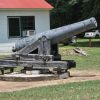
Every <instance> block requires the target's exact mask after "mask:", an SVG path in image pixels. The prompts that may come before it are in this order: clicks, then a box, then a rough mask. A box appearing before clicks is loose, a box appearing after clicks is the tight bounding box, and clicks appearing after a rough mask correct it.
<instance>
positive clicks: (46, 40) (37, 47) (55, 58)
mask: <svg viewBox="0 0 100 100" xmlns="http://www.w3.org/2000/svg"><path fill="white" fill-rule="evenodd" d="M96 27H97V22H96V20H95V18H90V19H87V20H84V21H81V22H78V23H74V24H71V25H66V26H63V27H59V28H56V29H52V30H49V31H46V32H42V33H37V34H35V35H33V36H29V37H26V38H23V39H21V40H19V41H17V42H16V44H15V47H13V49H12V50H13V52H14V54H13V55H12V59H5V60H0V65H1V66H3V67H9V66H10V68H14V67H16V66H22V67H24V69H23V70H24V71H25V70H40V71H41V73H42V72H43V73H44V72H50V71H51V70H50V69H53V70H55V71H57V74H59V73H65V72H67V71H68V69H70V68H73V67H76V62H75V61H73V60H66V61H64V60H61V56H60V55H59V53H58V46H57V44H58V43H60V42H61V41H63V40H66V39H67V38H70V37H72V36H74V35H77V34H80V33H82V32H85V31H87V30H90V29H92V28H96Z"/></svg>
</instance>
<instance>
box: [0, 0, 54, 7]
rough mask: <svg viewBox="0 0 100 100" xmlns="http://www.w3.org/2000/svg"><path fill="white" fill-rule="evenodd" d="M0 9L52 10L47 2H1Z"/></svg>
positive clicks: (20, 0)
mask: <svg viewBox="0 0 100 100" xmlns="http://www.w3.org/2000/svg"><path fill="white" fill-rule="evenodd" d="M0 8H4V9H5V8H15V9H16V8H28V9H30V8H31V9H33V8H34V9H41V8H42V9H52V8H53V7H52V6H51V5H50V4H49V3H47V2H46V1H45V0H0Z"/></svg>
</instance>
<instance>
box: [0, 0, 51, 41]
mask: <svg viewBox="0 0 100 100" xmlns="http://www.w3.org/2000/svg"><path fill="white" fill-rule="evenodd" d="M52 8H53V7H52V6H51V5H50V4H48V3H47V2H46V1H45V0H0V43H12V42H13V43H14V42H16V40H18V39H20V38H23V36H25V35H26V33H29V32H31V33H32V34H34V33H39V32H43V31H46V30H49V29H50V18H49V11H50V10H51V9H52Z"/></svg>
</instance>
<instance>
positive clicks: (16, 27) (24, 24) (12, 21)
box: [8, 16, 35, 37]
mask: <svg viewBox="0 0 100 100" xmlns="http://www.w3.org/2000/svg"><path fill="white" fill-rule="evenodd" d="M8 30H9V37H22V36H23V31H24V32H25V31H28V30H35V18H34V16H20V17H8Z"/></svg>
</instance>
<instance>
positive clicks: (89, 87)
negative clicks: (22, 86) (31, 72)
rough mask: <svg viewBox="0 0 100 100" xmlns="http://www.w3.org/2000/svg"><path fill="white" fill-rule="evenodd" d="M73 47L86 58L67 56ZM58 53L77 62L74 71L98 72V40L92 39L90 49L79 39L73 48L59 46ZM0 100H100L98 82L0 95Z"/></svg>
mask: <svg viewBox="0 0 100 100" xmlns="http://www.w3.org/2000/svg"><path fill="white" fill-rule="evenodd" d="M75 47H80V48H82V49H84V50H85V51H86V52H87V53H88V56H80V55H73V54H69V52H70V51H71V50H72V49H74V48H75ZM59 51H60V53H61V55H62V58H63V59H71V60H75V61H76V62H77V68H76V70H100V40H99V39H93V44H92V47H91V48H89V47H88V40H87V39H79V40H78V41H77V44H76V45H75V46H61V45H60V49H59ZM0 100H100V81H99V80H98V81H88V82H78V83H68V84H63V85H58V86H47V87H40V88H32V89H27V90H23V91H17V92H10V93H0Z"/></svg>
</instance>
